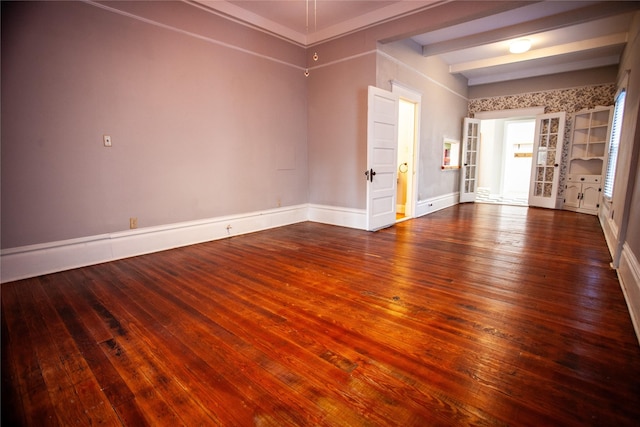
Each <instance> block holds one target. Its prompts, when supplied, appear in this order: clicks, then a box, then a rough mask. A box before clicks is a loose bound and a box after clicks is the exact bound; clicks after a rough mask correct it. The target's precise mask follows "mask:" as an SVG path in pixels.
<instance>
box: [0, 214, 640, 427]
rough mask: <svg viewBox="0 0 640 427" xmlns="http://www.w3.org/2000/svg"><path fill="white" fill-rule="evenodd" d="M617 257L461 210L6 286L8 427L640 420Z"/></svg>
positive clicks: (596, 234) (284, 231) (586, 239)
mask: <svg viewBox="0 0 640 427" xmlns="http://www.w3.org/2000/svg"><path fill="white" fill-rule="evenodd" d="M609 262H610V258H609V254H608V251H607V249H606V246H605V242H604V237H603V235H602V232H601V230H600V228H599V225H598V222H597V219H596V218H595V217H593V216H589V215H582V214H576V213H572V212H566V211H552V210H543V209H530V208H526V207H516V206H499V205H482V204H476V205H474V204H466V205H459V206H455V207H453V208H449V209H446V210H442V211H439V212H436V213H433V214H431V215H428V216H425V217H422V218H418V219H415V220H411V221H405V222H402V223H399V224H397V225H396V226H394V227H392V228H389V229H385V230H382V231H379V232H376V233H368V232H364V231H358V230H353V229H345V228H339V227H333V226H328V225H322V224H315V223H301V224H296V225H292V226H288V227H283V228H278V229H274V230H269V231H265V232H260V233H255V234H251V235H245V236H238V237H233V238H230V239H226V240H221V241H216V242H211V243H206V244H201V245H196V246H191V247H187V248H182V249H177V250H172V251H166V252H162V253H157V254H152V255H148V256H141V257H136V258H130V259H125V260H121V261H117V262H112V263H107V264H102V265H97V266H92V267H87V268H81V269H77V270H72V271H67V272H63V273H57V274H51V275H47V276H41V277H38V278H33V279H28V280H23V281H19V282H12V283H7V284H3V285H2V425H32V426H44V425H64V426H67V425H90V424H91V425H94V424H106V425H128V426H140V425H153V426H163V425H171V426H175V425H187V426H195V425H225V426H228V425H259V426H283V425H322V426H343V425H345V426H346V425H349V426H374V425H384V426H391V425H401V426H438V425H442V426H454V425H498V426H500V425H514V426H527V425H530V426H550V425H554V426H558V425H567V426H585V425H598V426H625V425H638V422H640V346H639V345H638V341H637V339H636V337H635V335H634V331H633V327H632V324H631V320H630V316H629V313H628V311H627V308H626V305H625V301H624V297H623V294H622V291H621V289H620V286H619V284H618V281H617V278H616V274H615V271H613V270H611V269H610V268H609Z"/></svg>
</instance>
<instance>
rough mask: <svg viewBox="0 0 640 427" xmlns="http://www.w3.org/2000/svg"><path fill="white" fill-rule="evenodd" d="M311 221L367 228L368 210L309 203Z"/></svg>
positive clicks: (361, 228) (360, 228)
mask: <svg viewBox="0 0 640 427" xmlns="http://www.w3.org/2000/svg"><path fill="white" fill-rule="evenodd" d="M307 218H308V219H309V221H313V222H319V223H321V224H330V225H338V226H340V227H349V228H357V229H359V230H366V229H367V211H366V210H365V209H353V208H341V207H336V206H326V205H314V204H310V205H309V213H308V217H307Z"/></svg>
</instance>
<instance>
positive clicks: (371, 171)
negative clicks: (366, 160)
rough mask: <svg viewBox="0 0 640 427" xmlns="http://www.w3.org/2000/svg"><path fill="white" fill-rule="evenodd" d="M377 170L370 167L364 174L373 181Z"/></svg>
mask: <svg viewBox="0 0 640 427" xmlns="http://www.w3.org/2000/svg"><path fill="white" fill-rule="evenodd" d="M375 174H376V171H374V170H373V169H369V170H368V171H364V176H366V177H367V181H371V182H373V177H374V176H375Z"/></svg>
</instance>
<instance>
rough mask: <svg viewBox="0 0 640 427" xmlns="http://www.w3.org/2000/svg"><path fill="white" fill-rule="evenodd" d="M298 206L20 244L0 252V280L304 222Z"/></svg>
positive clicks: (304, 213) (305, 209) (302, 209)
mask: <svg viewBox="0 0 640 427" xmlns="http://www.w3.org/2000/svg"><path fill="white" fill-rule="evenodd" d="M307 219H308V206H307V205H306V204H305V205H298V206H290V207H284V208H277V209H272V210H265V211H258V212H251V213H246V214H239V215H229V216H224V217H217V218H210V219H205V220H199V221H188V222H182V223H177V224H168V225H163V226H158V227H147V228H140V229H136V230H127V231H122V232H117V233H109V234H102V235H98V236H89V237H85V238H79V239H71V240H64V241H58V242H50V243H44V244H38V245H30V246H22V247H18V248H11V249H6V250H2V252H1V253H0V261H1V262H0V265H1V274H0V281H1V282H2V283H5V282H11V281H14V280H20V279H25V278H28V277H35V276H40V275H42V274H49V273H55V272H58V271H64V270H69V269H72V268H78V267H84V266H87V265H93V264H99V263H102V262H108V261H114V260H117V259H122V258H127V257H132V256H138V255H144V254H148V253H152V252H159V251H163V250H167V249H173V248H177V247H181V246H187V245H193V244H197V243H203V242H207V241H212V240H218V239H223V238H226V237H231V236H236V235H240V234H246V233H252V232H256V231H261V230H266V229H269V228H275V227H281V226H284V225H290V224H294V223H297V222H303V221H307Z"/></svg>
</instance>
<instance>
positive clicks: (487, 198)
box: [475, 107, 544, 206]
mask: <svg viewBox="0 0 640 427" xmlns="http://www.w3.org/2000/svg"><path fill="white" fill-rule="evenodd" d="M540 114H544V107H532V108H522V109H513V110H500V111H486V112H479V113H476V114H475V118H476V119H479V120H480V135H481V143H480V149H479V153H478V157H479V161H478V186H477V194H476V198H475V200H476V201H477V202H481V203H497V204H510V205H521V206H528V204H529V200H528V199H529V190H530V184H531V165H532V161H533V157H532V153H533V148H534V140H535V133H536V132H535V131H536V129H535V128H536V116H538V115H540Z"/></svg>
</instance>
